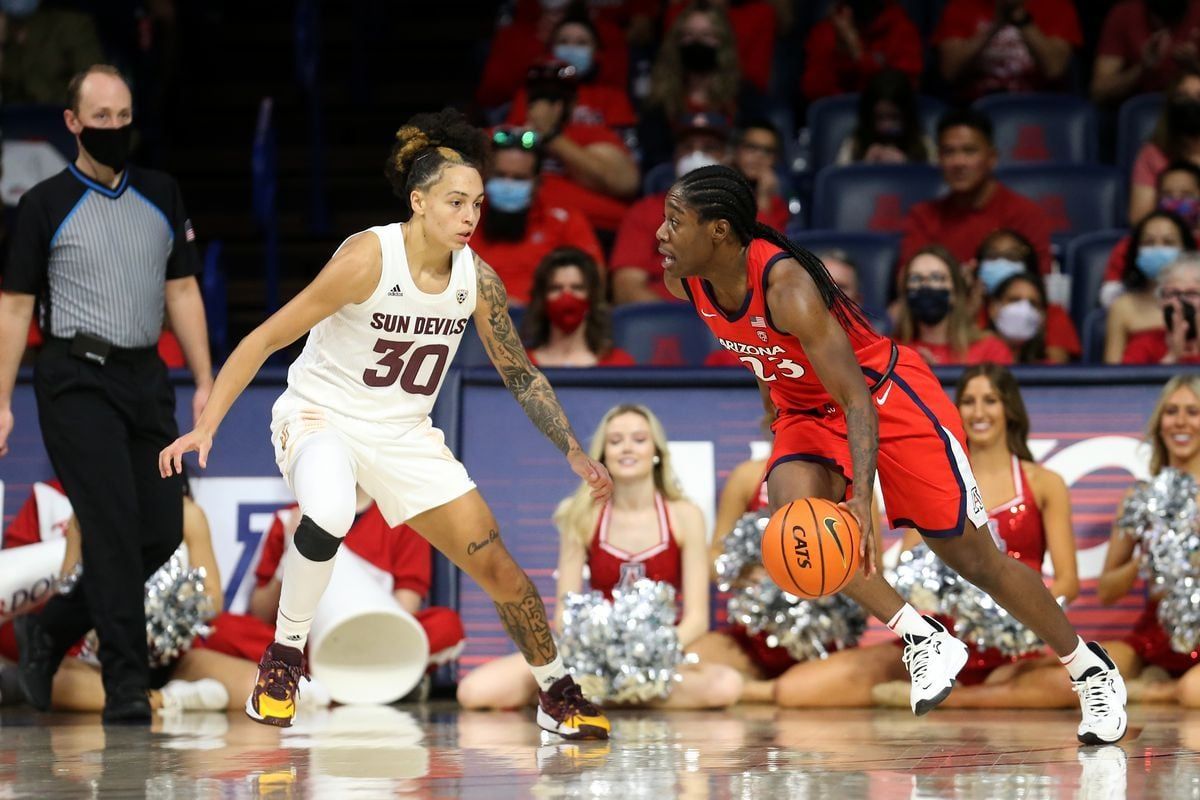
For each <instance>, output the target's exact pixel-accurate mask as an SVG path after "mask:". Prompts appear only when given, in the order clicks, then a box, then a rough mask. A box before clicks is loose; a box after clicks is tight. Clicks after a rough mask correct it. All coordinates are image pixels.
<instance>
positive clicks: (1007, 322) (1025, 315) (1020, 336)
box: [992, 300, 1042, 342]
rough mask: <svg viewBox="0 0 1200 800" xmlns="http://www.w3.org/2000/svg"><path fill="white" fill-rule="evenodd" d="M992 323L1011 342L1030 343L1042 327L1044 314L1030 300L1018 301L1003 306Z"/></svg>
mask: <svg viewBox="0 0 1200 800" xmlns="http://www.w3.org/2000/svg"><path fill="white" fill-rule="evenodd" d="M992 321H993V322H994V323H995V325H996V330H998V331H1000V335H1001V336H1003V337H1004V338H1005V339H1008V340H1009V341H1010V342H1028V341H1029V340H1030V339H1032V338H1033V337H1034V336H1037V332H1038V330H1040V329H1041V327H1042V312H1041V311H1039V310H1038V307H1037V306H1035V305H1034V304H1033V303H1031V302H1030V301H1028V300H1016V301H1014V302H1012V303H1008V304H1007V305H1004V306H1001V308H1000V310H999V311H997V312H996V318H995V319H994V320H992Z"/></svg>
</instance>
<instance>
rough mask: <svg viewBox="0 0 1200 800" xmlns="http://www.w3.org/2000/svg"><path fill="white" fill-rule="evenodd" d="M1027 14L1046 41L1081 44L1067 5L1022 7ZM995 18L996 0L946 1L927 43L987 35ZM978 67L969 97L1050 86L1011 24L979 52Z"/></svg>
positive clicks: (1057, 1)
mask: <svg viewBox="0 0 1200 800" xmlns="http://www.w3.org/2000/svg"><path fill="white" fill-rule="evenodd" d="M1025 9H1026V10H1027V11H1028V12H1029V15H1030V16H1031V17H1032V18H1033V23H1034V24H1035V25H1036V26H1037V27H1038V29H1039V30H1041V32H1042V33H1043V34H1045V35H1046V36H1049V37H1053V38H1056V39H1063V40H1064V41H1066V42H1067V43H1068V44H1070V45H1071V46H1072V48H1077V47H1079V46H1080V45H1082V44H1083V33H1082V31H1081V30H1080V28H1079V17H1078V16H1077V15H1076V13H1075V7H1074V5H1073V4H1072V3H1071V2H1070V0H1037V2H1036V3H1026V4H1025ZM995 18H996V3H995V0H950V2H949V3H948V4H947V5H946V10H945V11H943V12H942V19H941V21H940V22H939V23H938V26H937V30H935V31H934V32H933V39H932V41H931V44H932V45H934V46H935V47H936V46H938V45H940V44H942V43H943V42H945V41H946V40H947V39H970V38H971V37H973V36H975V35H976V34H977V33H980V32H981V31H984V30H986V29H987V28H988V27H989V26H990V25H991V24H992V20H994V19H995ZM979 62H980V66H979V67H978V68H977V69H976V70H975V72H974V78H973V81H972V83H971V85H970V86H968V87H966V91H965V92H964V94H965V95H966V96H967V97H972V98H974V97H979V96H980V95H983V94H988V93H990V92H1037V91H1042V90H1044V89H1046V88H1048V87H1049V86H1050V85H1051V84H1050V82H1049V81H1047V80H1046V79H1045V78H1044V77H1043V76H1042V74H1041V72H1040V71H1039V69H1038V66H1037V63H1036V62H1035V61H1034V58H1033V54H1032V53H1030V51H1029V46H1028V45H1026V44H1025V40H1024V39H1023V38H1022V37H1021V32H1020V31H1019V30H1017V28H1016V27H1015V26H1013V25H1006V26H1004V27H1003V28H1001V29H1000V31H998V32H997V33H996V35H995V36H993V37H992V39H991V41H989V42H988V43H987V45H986V46H985V47H984V49H983V52H982V53H980V55H979Z"/></svg>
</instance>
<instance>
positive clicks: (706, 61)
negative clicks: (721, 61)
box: [679, 42, 717, 74]
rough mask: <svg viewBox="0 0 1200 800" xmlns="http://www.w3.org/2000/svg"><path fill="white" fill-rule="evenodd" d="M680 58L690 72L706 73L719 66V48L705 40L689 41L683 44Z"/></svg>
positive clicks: (680, 49)
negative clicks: (706, 42)
mask: <svg viewBox="0 0 1200 800" xmlns="http://www.w3.org/2000/svg"><path fill="white" fill-rule="evenodd" d="M679 58H680V60H681V61H682V62H683V68H684V69H685V70H686V71H688V72H695V73H700V74H705V73H709V72H712V71H713V70H715V69H716V68H717V48H715V47H713V46H712V45H711V44H705V43H704V42H688V43H687V44H685V45H681V46H680V48H679Z"/></svg>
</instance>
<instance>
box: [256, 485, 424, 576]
mask: <svg viewBox="0 0 1200 800" xmlns="http://www.w3.org/2000/svg"><path fill="white" fill-rule="evenodd" d="M296 508H298V506H297V505H294V504H293V505H290V506H288V507H287V508H285V509H282V510H281V511H280V512H279V513H278V514H276V515H275V519H274V520H273V521H272V522H271V528H270V530H268V531H267V537H266V540H265V541H264V542H263V546H262V554H261V555H260V556H259V557H258V566H257V567H256V568H255V570H254V578H255V581H256V583H257V585H258V586H259V587H262V586H266V585H267V584H268V583H270V582H271V579H272V578H273V577H275V572H276V570H277V569H279V562H280V560H281V559H282V558H283V547H284V535H283V527H284V526H283V520H284V514H285V513H286V512H288V511H291V510H292V509H296ZM345 544H346V547H349V548H350V549H351V550H353V551H354V553H355V554H356V555H358V556H360V557H362V558H363V559H364V560H365V561H367V562H369V563H370V564H371V565H373V566H375V567H377V568H379V569H380V570H382V571H384V572H386V573H387V574H388V575H390V576H391V578H392V591H395V590H396V589H409V590H411V591H413V592H416V593H417V594H419V595H420V596H421V597H424V596H425V595H427V594H428V593H429V586H430V582H431V573H432V569H433V567H432V559H431V557H430V549H429V542H427V541H425V539H423V538H422V537H421V535H420V534H419V533H417V532H416V531H414V530H413V529H412V528H410V527H408V526H407V525H397V526H396V527H395V528H393V527H391V526H389V525H388V524H387V521H386V520H384V518H383V515H382V514H380V513H379V507H378V506H377V505H375V504H374V503H372V504H371V507H370V508H368V509H367V510H366V511H364V512H363V513H362V514H359V515H358V516H357V517H356V518H355V520H354V524H353V525H352V526H351V527H350V533H348V534H346V541H345Z"/></svg>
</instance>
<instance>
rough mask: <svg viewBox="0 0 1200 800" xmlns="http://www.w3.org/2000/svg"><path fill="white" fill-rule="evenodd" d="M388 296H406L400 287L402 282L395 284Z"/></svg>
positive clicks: (389, 290)
mask: <svg viewBox="0 0 1200 800" xmlns="http://www.w3.org/2000/svg"><path fill="white" fill-rule="evenodd" d="M388 297H404V290H403V289H401V288H400V284H398V283H397V284H396V285H395V286H393V287H392V288H390V289H388ZM458 302H460V303H461V302H462V301H461V300H459V301H458Z"/></svg>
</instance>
